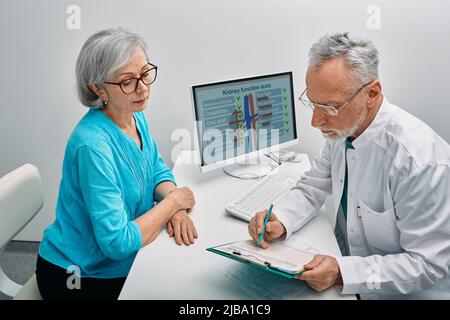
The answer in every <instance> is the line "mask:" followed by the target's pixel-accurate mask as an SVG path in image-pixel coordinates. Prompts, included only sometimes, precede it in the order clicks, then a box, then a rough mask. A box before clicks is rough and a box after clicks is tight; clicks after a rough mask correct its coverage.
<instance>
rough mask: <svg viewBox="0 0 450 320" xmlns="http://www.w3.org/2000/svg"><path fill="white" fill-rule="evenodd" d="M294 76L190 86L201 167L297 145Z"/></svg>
mask: <svg viewBox="0 0 450 320" xmlns="http://www.w3.org/2000/svg"><path fill="white" fill-rule="evenodd" d="M292 83H293V80H292V72H285V73H277V74H269V75H263V76H257V77H251V78H243V79H235V80H229V81H222V82H216V83H209V84H201V85H195V86H193V87H192V95H193V105H194V112H195V120H196V125H197V134H198V144H199V151H200V159H201V168H202V169H203V170H204V171H206V169H212V168H216V167H220V166H224V165H227V164H230V163H234V160H236V159H242V157H243V156H249V155H254V154H258V152H259V151H267V150H273V149H274V148H275V147H276V148H278V147H286V146H289V145H293V144H295V143H297V142H298V141H297V129H296V125H295V104H294V97H293V84H292Z"/></svg>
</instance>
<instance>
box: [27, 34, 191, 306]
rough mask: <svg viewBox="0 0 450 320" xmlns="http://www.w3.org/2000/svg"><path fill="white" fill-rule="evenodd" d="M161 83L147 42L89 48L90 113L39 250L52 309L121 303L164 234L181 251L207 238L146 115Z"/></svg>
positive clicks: (83, 73)
mask: <svg viewBox="0 0 450 320" xmlns="http://www.w3.org/2000/svg"><path fill="white" fill-rule="evenodd" d="M156 75H157V66H156V65H154V64H152V63H151V62H150V60H149V58H148V55H147V53H146V46H145V43H144V41H143V39H142V38H141V37H140V36H138V35H136V34H134V33H131V32H129V31H127V30H124V29H121V28H119V29H109V30H104V31H101V32H98V33H96V34H94V35H92V36H91V37H90V38H89V39H88V40H87V41H86V43H85V44H84V45H83V47H82V49H81V52H80V54H79V56H78V60H77V64H76V80H77V90H78V96H79V99H80V101H81V103H82V104H83V105H85V106H87V107H90V110H89V111H88V112H87V113H86V115H85V116H84V117H83V118H82V119H81V121H80V122H79V123H78V125H77V126H76V128H75V130H74V131H73V133H72V135H71V136H70V139H69V141H68V143H67V148H66V151H65V155H64V163H63V170H62V180H61V184H60V189H59V197H58V203H57V207H56V220H55V221H54V223H53V224H52V225H50V226H49V227H48V228H47V229H46V231H45V233H44V238H43V241H42V243H41V245H40V248H39V256H38V260H37V265H36V277H37V283H38V287H39V290H40V292H41V295H42V297H43V298H44V299H46V298H47V299H65V298H68V299H79V298H81V299H86V298H87V299H89V298H99V299H117V297H118V295H119V293H120V290H121V289H122V286H123V284H124V282H125V279H126V277H127V275H128V272H129V270H130V268H131V265H132V263H133V260H134V258H135V256H136V253H137V251H138V250H139V249H140V248H141V247H143V246H145V245H147V244H149V243H150V242H152V241H153V240H154V239H155V238H156V237H157V235H158V233H159V232H160V230H161V229H162V228H164V227H165V226H166V225H167V231H168V233H169V234H170V235H171V236H174V237H175V239H176V242H177V244H182V243H184V244H186V245H189V244H192V243H194V239H195V238H197V231H196V229H195V227H194V225H193V223H192V221H191V219H190V218H189V216H188V212H190V210H191V209H192V207H193V206H194V204H195V200H194V196H193V194H192V192H191V190H190V189H188V188H186V187H184V188H177V187H176V185H175V179H174V177H173V175H172V172H171V170H170V169H169V168H168V167H167V166H166V164H165V163H164V160H163V159H162V157H161V155H160V154H159V153H158V148H157V145H156V143H155V141H154V140H153V138H152V137H151V135H150V132H149V125H148V123H147V120H146V118H145V115H144V113H143V112H142V111H143V110H144V109H145V107H146V106H147V103H148V99H149V95H150V88H151V84H152V83H153V82H154V81H155V79H156ZM155 202H157V204H156V205H155ZM149 268H151V266H149ZM72 272H75V274H72ZM149 272H151V270H150V269H149Z"/></svg>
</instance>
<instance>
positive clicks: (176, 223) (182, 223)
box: [167, 210, 198, 246]
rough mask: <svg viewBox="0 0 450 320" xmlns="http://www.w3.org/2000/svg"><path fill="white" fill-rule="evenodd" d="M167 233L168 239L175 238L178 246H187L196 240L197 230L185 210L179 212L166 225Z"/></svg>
mask: <svg viewBox="0 0 450 320" xmlns="http://www.w3.org/2000/svg"><path fill="white" fill-rule="evenodd" d="M167 233H168V234H169V236H170V237H173V236H175V242H176V243H177V244H178V245H181V244H183V243H184V244H185V245H187V246H189V245H191V244H193V243H194V241H195V239H197V238H198V234H197V229H195V226H194V223H193V222H192V220H191V218H190V217H189V216H188V214H187V212H186V210H180V211H178V212H177V213H175V214H174V215H173V216H172V218H171V219H170V220H169V222H168V223H167Z"/></svg>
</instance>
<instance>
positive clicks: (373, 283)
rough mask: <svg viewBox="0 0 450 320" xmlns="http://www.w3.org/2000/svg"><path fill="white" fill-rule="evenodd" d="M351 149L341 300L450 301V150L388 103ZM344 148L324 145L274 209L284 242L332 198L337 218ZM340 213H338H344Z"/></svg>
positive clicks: (337, 143) (340, 260)
mask: <svg viewBox="0 0 450 320" xmlns="http://www.w3.org/2000/svg"><path fill="white" fill-rule="evenodd" d="M353 146H354V148H355V149H354V150H352V149H348V150H347V160H348V209H347V230H346V233H347V241H348V247H349V249H350V256H344V257H336V258H337V261H338V263H339V267H340V270H341V274H342V278H343V283H344V284H343V287H340V288H338V290H339V291H340V292H341V293H342V294H356V293H359V294H361V297H362V298H365V299H371V298H372V299H373V298H375V299H376V298H379V299H450V276H449V266H450V146H449V145H448V144H447V143H446V142H445V141H444V140H443V139H442V138H440V137H439V136H438V135H437V134H436V133H435V132H434V131H433V130H432V129H431V128H430V127H428V126H427V125H426V124H424V123H423V122H422V121H420V120H419V119H417V118H415V117H413V116H412V115H410V114H408V113H407V112H405V111H404V110H402V109H400V108H399V107H397V106H394V105H391V104H390V103H389V102H388V101H387V100H386V98H384V101H383V103H382V106H381V108H380V110H379V111H378V114H377V116H376V117H375V119H374V121H373V122H372V123H371V124H370V126H369V127H368V128H367V129H366V130H365V131H364V132H363V133H362V134H361V135H360V136H359V137H358V138H357V139H356V140H354V141H353ZM344 174H345V143H344V141H343V140H340V141H329V140H327V141H326V143H325V145H324V147H323V149H322V151H321V153H320V157H319V158H318V159H316V160H314V161H313V164H312V169H311V170H310V171H308V172H306V173H305V174H304V176H303V177H302V178H301V179H300V180H299V181H298V183H297V184H296V186H295V187H294V188H292V189H291V190H290V191H289V192H288V193H287V194H286V195H285V196H284V197H283V198H281V199H280V200H279V201H277V202H276V203H275V204H274V209H273V210H274V213H276V215H277V216H278V218H279V219H280V220H281V222H282V223H283V224H284V226H285V227H286V231H287V238H288V237H289V236H290V235H291V234H292V232H294V231H296V230H298V229H299V228H301V227H302V226H303V225H305V224H306V223H307V222H308V221H309V220H310V219H312V218H313V217H314V216H315V215H316V213H317V211H318V209H319V208H320V207H321V206H322V205H323V203H324V201H325V197H326V196H327V195H328V194H331V193H332V194H333V197H334V207H335V212H334V213H335V218H334V220H335V221H336V216H337V214H338V212H339V210H341V212H342V209H341V208H340V201H341V197H342V192H343V184H344ZM340 214H341V213H340Z"/></svg>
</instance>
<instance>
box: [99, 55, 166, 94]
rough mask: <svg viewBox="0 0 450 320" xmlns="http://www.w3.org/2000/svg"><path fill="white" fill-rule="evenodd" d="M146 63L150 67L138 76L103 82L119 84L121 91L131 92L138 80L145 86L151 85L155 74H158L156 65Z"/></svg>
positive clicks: (133, 90)
mask: <svg viewBox="0 0 450 320" xmlns="http://www.w3.org/2000/svg"><path fill="white" fill-rule="evenodd" d="M148 65H149V66H151V68H150V69H148V70H147V71H145V72H144V73H143V74H142V75H141V76H140V77H139V78H126V79H124V80H122V81H120V82H108V81H105V83H108V84H114V85H116V86H120V89H122V92H123V93H125V94H132V93H133V92H135V91H136V90H137V87H138V85H139V81H142V83H143V84H145V85H146V86H148V85H151V84H152V83H153V82H155V80H156V76H157V75H158V67H157V66H155V65H154V64H151V63H150V62H149V63H148Z"/></svg>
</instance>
